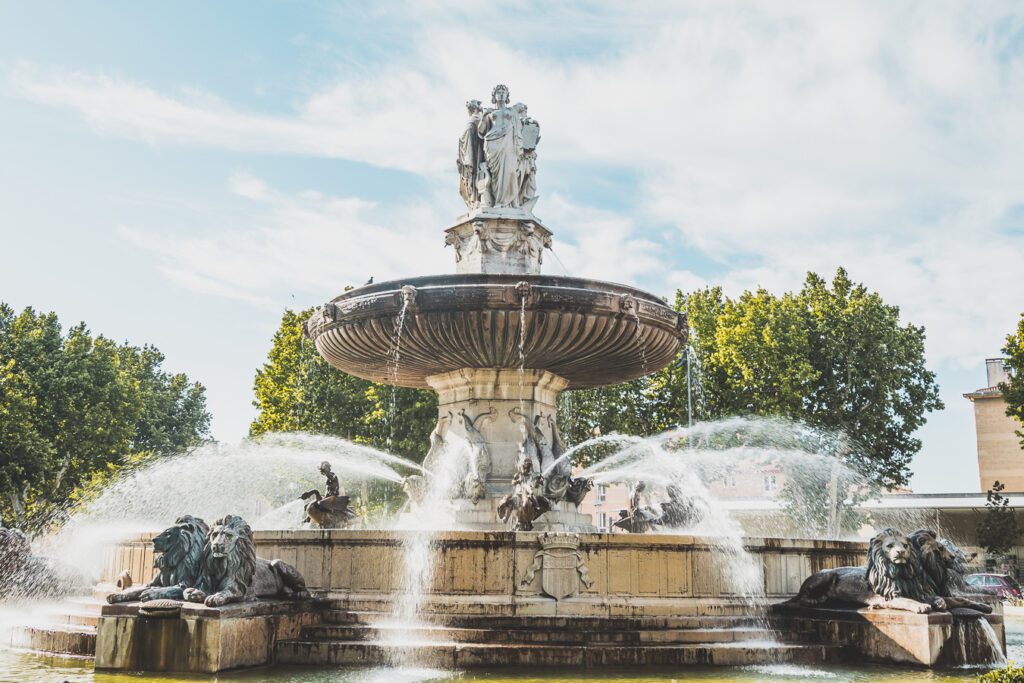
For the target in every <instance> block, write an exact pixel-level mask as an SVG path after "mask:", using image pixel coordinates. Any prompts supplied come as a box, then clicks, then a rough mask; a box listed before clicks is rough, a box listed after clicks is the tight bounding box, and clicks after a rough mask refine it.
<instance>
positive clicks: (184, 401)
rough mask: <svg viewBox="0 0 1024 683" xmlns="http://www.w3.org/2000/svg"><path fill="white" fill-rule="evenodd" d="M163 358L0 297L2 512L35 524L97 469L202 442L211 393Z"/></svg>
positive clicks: (149, 349) (13, 519) (151, 350)
mask: <svg viewBox="0 0 1024 683" xmlns="http://www.w3.org/2000/svg"><path fill="white" fill-rule="evenodd" d="M163 360H164V357H163V355H162V354H161V353H160V352H159V351H158V350H156V349H155V348H153V347H149V346H145V347H141V348H140V347H135V346H129V345H127V344H124V345H119V344H117V343H115V342H113V341H111V340H109V339H107V338H105V337H103V336H96V337H93V336H92V335H91V334H90V332H89V330H88V329H87V328H86V327H85V325H84V324H78V325H76V326H74V327H72V328H71V329H69V330H68V331H67V332H66V333H64V332H63V331H62V329H61V325H60V322H59V320H58V319H57V316H56V315H55V314H53V313H48V314H42V313H36V312H35V311H34V310H32V309H31V308H26V309H25V310H24V311H23V312H21V313H20V314H15V312H14V310H13V309H12V308H11V307H10V306H8V305H6V304H3V303H0V385H2V387H3V391H2V392H0V516H2V517H3V518H4V519H5V520H9V521H11V522H12V523H15V524H18V525H19V526H23V527H29V528H32V527H33V526H38V525H40V524H43V523H44V522H45V521H46V519H47V518H48V517H49V516H50V514H51V513H52V512H53V511H54V510H55V509H58V508H60V507H61V506H62V505H64V504H66V503H67V502H68V501H69V500H70V499H72V498H73V497H74V496H75V492H76V490H77V489H78V487H79V486H81V485H82V484H83V483H84V482H86V481H88V480H90V479H91V478H92V477H93V475H94V474H95V473H97V472H103V471H108V472H109V471H114V470H116V469H118V468H120V467H122V466H123V465H124V464H125V463H126V462H128V461H129V460H130V459H131V458H132V457H133V454H135V453H138V452H140V451H150V452H153V453H168V452H172V451H178V450H181V449H184V448H188V447H191V446H194V445H196V444H198V443H200V442H201V441H202V440H203V439H205V438H206V437H207V435H208V432H209V422H210V415H209V413H208V412H207V411H206V399H205V396H204V391H205V390H204V389H203V387H202V385H200V384H198V383H192V382H190V381H189V379H188V377H186V376H185V375H183V374H169V373H166V372H164V371H163V370H161V367H160V366H161V363H162V362H163Z"/></svg>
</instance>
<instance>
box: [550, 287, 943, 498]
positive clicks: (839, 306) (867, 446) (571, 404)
mask: <svg viewBox="0 0 1024 683" xmlns="http://www.w3.org/2000/svg"><path fill="white" fill-rule="evenodd" d="M675 305H676V309H677V310H679V311H685V312H686V313H687V316H688V319H689V326H690V348H689V351H686V350H684V352H683V353H684V354H685V353H690V354H691V362H692V364H693V366H694V368H697V372H696V373H695V377H694V378H693V382H692V384H693V389H694V399H695V400H694V401H693V413H694V415H693V418H694V420H695V421H696V420H708V419H716V418H721V417H727V416H732V415H758V416H774V417H785V418H789V419H794V420H798V421H801V422H804V423H807V424H809V425H810V426H812V427H817V428H820V429H822V430H823V431H825V432H827V433H830V434H832V433H840V432H841V433H843V434H845V435H846V436H847V437H848V441H847V442H848V443H849V444H852V446H851V447H849V448H845V449H843V456H844V459H845V460H846V462H847V464H849V465H850V466H851V467H853V468H855V469H856V470H857V471H859V472H861V473H862V474H863V475H865V476H866V477H868V479H869V480H871V481H873V482H875V483H876V484H877V485H878V486H882V487H887V488H892V487H896V486H900V485H902V484H905V483H906V482H907V480H908V478H909V475H910V467H909V465H910V462H911V459H912V458H913V456H914V455H915V454H916V453H917V452H918V450H920V447H921V443H920V441H919V440H918V439H915V438H914V437H913V434H914V432H915V431H916V430H917V429H918V428H919V427H920V426H921V425H923V424H924V422H925V415H926V414H927V413H928V412H930V411H932V410H937V409H940V408H942V402H941V401H940V400H939V394H938V387H937V385H936V383H935V375H934V373H932V372H930V371H929V370H928V369H927V367H926V366H925V362H924V338H925V335H924V330H923V328H921V327H918V326H915V325H910V324H901V322H900V319H899V309H898V308H897V307H895V306H891V305H888V304H886V303H885V302H884V301H883V300H882V298H881V297H880V296H879V295H878V294H877V293H874V292H870V291H868V290H867V288H866V287H865V286H864V285H862V284H855V283H853V282H852V281H851V280H850V278H849V276H848V275H847V273H846V271H845V270H843V269H839V270H838V271H837V272H836V275H835V277H834V278H833V280H832V282H831V284H829V283H826V282H825V281H824V280H823V279H822V278H821V277H819V276H818V275H816V274H814V273H809V274H808V276H807V279H806V281H805V283H804V286H803V287H802V288H801V290H800V291H799V292H796V293H786V294H783V295H781V296H777V295H774V294H771V293H769V292H767V291H765V290H763V289H759V290H757V291H755V292H744V293H743V294H741V295H740V296H739V297H738V298H736V299H730V298H729V297H727V296H725V295H724V293H723V292H722V290H721V288H719V287H710V288H705V289H701V290H698V291H695V292H692V293H690V294H689V295H683V294H682V293H681V292H677V293H676V303H675ZM685 367H686V356H685V355H683V354H681V355H680V357H679V359H677V362H676V363H674V364H672V365H670V366H669V367H668V368H666V369H665V370H662V371H661V372H658V373H655V374H653V375H652V376H650V377H646V378H642V379H639V380H634V381H633V382H630V383H626V384H622V385H617V386H614V387H606V388H603V389H599V390H591V391H589V392H571V393H572V394H573V395H572V396H571V397H567V398H565V399H564V401H563V405H564V406H566V407H567V414H566V415H564V416H563V418H562V420H563V424H564V427H563V429H564V430H565V432H566V433H567V435H569V436H570V438H571V439H572V440H573V441H574V442H579V441H580V440H582V439H585V438H587V437H588V436H589V435H590V434H591V433H592V432H593V430H594V429H595V428H597V429H599V430H600V431H601V432H602V433H608V432H609V431H622V432H626V433H630V434H637V435H647V434H651V433H653V432H657V431H662V430H664V429H666V428H669V427H671V426H674V425H684V424H686V423H687V420H688V418H689V414H688V407H687V387H686V371H685Z"/></svg>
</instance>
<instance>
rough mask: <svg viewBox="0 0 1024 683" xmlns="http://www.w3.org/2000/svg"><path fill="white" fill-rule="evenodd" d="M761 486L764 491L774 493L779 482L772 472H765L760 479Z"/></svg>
mask: <svg viewBox="0 0 1024 683" xmlns="http://www.w3.org/2000/svg"><path fill="white" fill-rule="evenodd" d="M761 484H762V488H763V489H764V492H765V493H775V491H776V490H777V489H778V487H779V482H778V480H776V478H775V475H774V474H766V475H764V477H763V478H762V479H761Z"/></svg>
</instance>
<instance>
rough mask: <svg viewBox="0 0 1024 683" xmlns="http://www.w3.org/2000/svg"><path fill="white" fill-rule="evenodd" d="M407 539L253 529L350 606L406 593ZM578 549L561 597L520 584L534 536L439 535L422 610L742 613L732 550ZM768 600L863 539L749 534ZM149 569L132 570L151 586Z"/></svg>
mask: <svg viewBox="0 0 1024 683" xmlns="http://www.w3.org/2000/svg"><path fill="white" fill-rule="evenodd" d="M407 533H413V532H396V531H356V530H292V531H257V532H255V543H256V553H257V554H258V555H259V556H261V557H280V558H282V559H284V560H285V561H287V562H289V563H290V564H292V565H293V566H295V568H296V569H298V570H299V571H300V572H302V575H303V576H304V577H305V579H306V585H307V586H308V587H309V589H310V590H311V591H314V592H316V593H318V594H320V595H324V596H325V597H329V598H333V599H335V600H341V601H344V603H345V605H346V606H347V607H349V608H350V609H353V610H369V611H383V612H388V611H390V610H391V608H392V605H393V602H394V601H395V600H398V599H402V598H403V594H402V592H401V586H400V583H401V576H402V566H403V562H404V559H403V552H404V547H405V545H404V544H405V540H404V539H405V538H406V535H407ZM579 537H580V546H579V550H580V552H581V555H582V559H583V563H584V566H585V567H586V568H587V570H588V575H589V577H590V579H591V583H590V585H589V586H588V585H584V584H583V583H581V584H580V587H579V592H578V593H577V594H576V595H575V596H573V597H569V598H565V599H562V600H555V599H554V598H552V597H550V596H548V595H545V594H544V592H543V587H542V583H543V572H541V571H538V572H536V573H535V576H534V577H533V579H532V580H531V581H529V582H527V583H526V584H525V585H523V581H524V579H526V577H527V574H528V570H529V568H530V567H531V566H532V565H533V564H534V562H535V560H536V557H537V553H538V552H539V551H541V550H542V549H543V548H542V545H541V542H540V538H541V534H540V533H537V532H509V531H502V532H481V531H443V532H438V533H437V534H436V535H435V536H434V540H433V544H432V548H434V551H433V552H434V553H435V554H434V562H435V566H436V571H435V572H434V579H433V581H434V583H433V585H432V586H431V587H430V589H429V590H428V591H427V594H426V596H425V601H424V605H423V610H424V611H425V612H431V613H434V612H436V613H447V614H478V615H490V616H498V615H515V614H547V615H564V616H592V617H602V618H606V617H616V616H636V617H641V616H643V617H656V616H664V615H716V614H745V613H748V612H749V610H750V605H749V603H747V602H745V601H744V600H743V599H742V597H741V595H742V594H743V587H742V586H740V585H737V584H736V583H735V581H734V579H733V577H732V575H731V572H730V570H729V567H730V566H731V564H732V563H733V562H734V561H735V560H734V557H733V555H732V554H731V553H730V552H729V550H728V548H726V549H723V548H722V547H721V546H720V545H717V544H716V543H714V542H713V539H705V538H701V537H698V536H685V535H669V534H664V535H662V534H596V533H581V534H579ZM150 538H151V537H150V536H145V537H140V538H138V539H136V540H135V541H132V542H126V543H123V544H121V546H120V547H119V548H118V549H117V550H116V551H114V552H112V554H111V557H110V560H109V562H108V564H107V565H106V567H105V569H104V578H103V580H104V581H112V580H114V579H116V577H117V575H118V574H119V573H120V572H121V571H122V570H123V569H126V568H128V567H141V566H142V564H143V562H142V561H143V558H144V557H145V555H146V553H147V551H148V550H149V548H150V547H151V546H150V543H149V539H150ZM745 546H746V548H747V550H748V551H749V552H750V553H752V555H753V560H754V561H755V562H756V564H757V566H758V571H759V573H760V574H761V577H762V580H763V585H764V588H765V595H766V596H767V597H768V599H770V600H781V599H784V598H788V597H790V596H792V595H795V594H796V592H797V591H798V590H799V589H800V584H801V583H802V582H803V580H804V579H805V578H807V576H808V575H809V574H810V573H812V571H817V570H819V569H825V568H829V567H843V566H850V565H855V564H857V563H858V562H860V561H861V560H862V559H863V557H864V554H865V553H866V552H867V546H866V544H864V543H857V542H849V541H812V540H799V539H797V540H794V539H778V538H747V539H745ZM151 574H152V570H151V569H147V570H146V571H140V572H139V573H138V574H135V573H134V572H133V574H132V575H133V576H138V580H139V582H144V581H149V580H150V579H151V578H152V576H151Z"/></svg>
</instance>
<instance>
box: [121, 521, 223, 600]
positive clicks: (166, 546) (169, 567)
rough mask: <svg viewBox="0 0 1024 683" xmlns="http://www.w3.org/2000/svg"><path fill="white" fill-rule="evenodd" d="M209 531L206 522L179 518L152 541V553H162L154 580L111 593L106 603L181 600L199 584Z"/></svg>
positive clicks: (156, 560) (157, 562)
mask: <svg viewBox="0 0 1024 683" xmlns="http://www.w3.org/2000/svg"><path fill="white" fill-rule="evenodd" d="M209 532H210V528H209V527H208V526H207V525H206V522H204V521H203V520H202V519H200V518H198V517H193V516H192V515H184V516H182V517H178V519H176V520H174V525H173V526H171V527H168V528H167V529H164V530H163V532H161V533H160V535H159V536H157V537H156V538H154V539H153V550H154V551H156V552H157V553H159V555H157V558H156V559H155V560H154V561H153V566H154V567H156V569H157V574H156V576H155V577H153V580H152V581H150V582H149V583H148V584H147V585H145V586H139V587H137V588H129V589H127V590H124V591H121V592H120V593H111V594H110V595H108V596H107V602H109V603H111V604H114V603H117V602H134V601H136V600H141V601H143V602H146V601H149V600H181V598H182V594H183V592H184V590H185V589H186V588H192V587H193V586H195V585H196V584H197V583H198V582H199V572H200V569H201V567H202V561H203V547H204V546H205V545H206V537H207V535H208V534H209Z"/></svg>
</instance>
